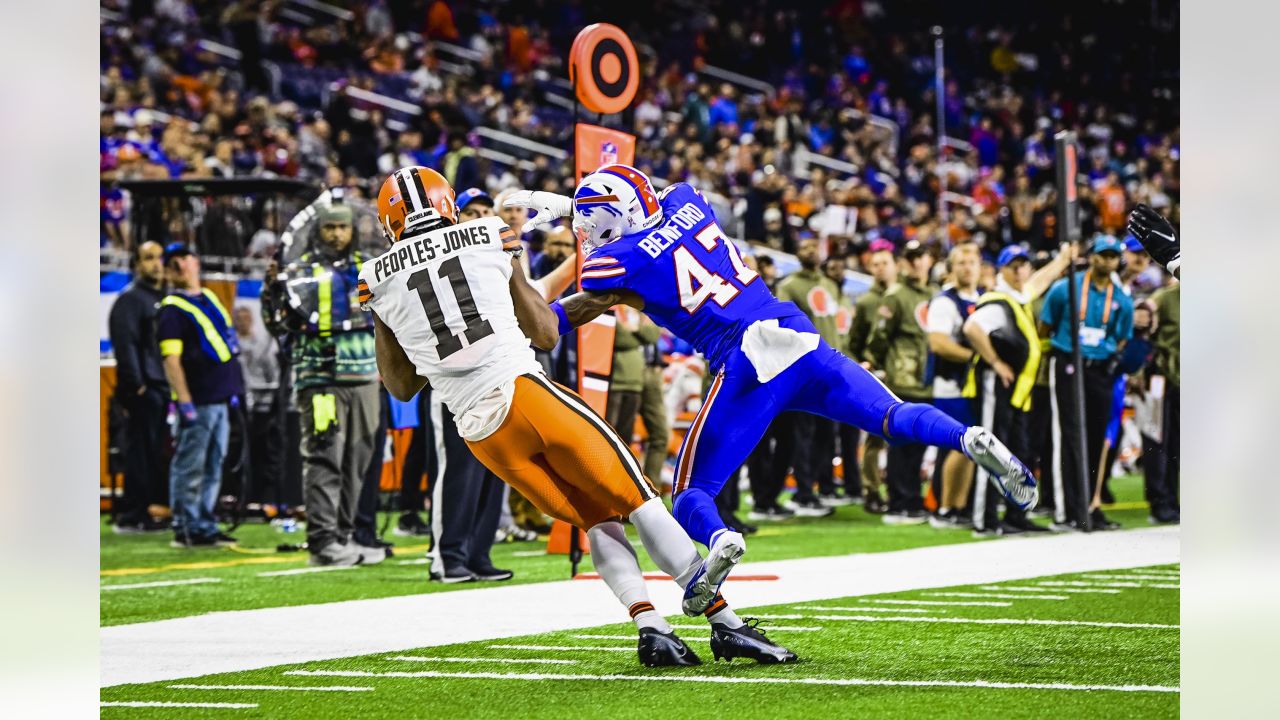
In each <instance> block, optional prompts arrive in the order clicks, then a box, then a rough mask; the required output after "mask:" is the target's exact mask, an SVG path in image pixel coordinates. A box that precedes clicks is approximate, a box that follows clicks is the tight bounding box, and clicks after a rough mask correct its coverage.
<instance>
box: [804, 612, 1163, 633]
mask: <svg viewBox="0 0 1280 720" xmlns="http://www.w3.org/2000/svg"><path fill="white" fill-rule="evenodd" d="M813 619H814V620H827V621H831V622H840V621H847V622H923V623H934V622H939V623H957V624H960V625H1075V626H1081V627H1103V628H1134V629H1139V630H1178V629H1180V628H1181V627H1182V626H1181V625H1160V624H1156V623H1124V622H1103V621H1098V620H1040V619H1037V618H958V617H919V616H910V617H907V616H904V617H885V616H883V615H814V616H813Z"/></svg>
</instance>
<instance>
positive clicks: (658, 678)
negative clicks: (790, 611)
mask: <svg viewBox="0 0 1280 720" xmlns="http://www.w3.org/2000/svg"><path fill="white" fill-rule="evenodd" d="M285 674H286V675H309V676H310V675H314V676H335V677H397V678H472V679H478V680H528V681H542V680H568V681H597V682H620V681H632V682H692V683H729V684H737V683H745V684H751V685H853V686H858V685H880V686H894V687H968V688H990V689H1000V690H1075V691H1080V692H1101V691H1110V692H1159V693H1176V692H1181V690H1180V688H1178V687H1177V686H1168V685H1073V684H1070V683H1009V682H991V681H989V680H888V679H885V680H879V679H864V678H780V677H759V676H755V675H751V676H742V675H739V676H733V677H724V676H715V675H669V674H666V673H663V674H656V675H567V674H559V673H496V672H480V673H462V672H438V671H430V670H428V671H424V672H394V671H393V672H364V671H360V670H290V671H288V672H286V673H285Z"/></svg>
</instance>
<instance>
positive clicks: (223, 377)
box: [156, 243, 244, 548]
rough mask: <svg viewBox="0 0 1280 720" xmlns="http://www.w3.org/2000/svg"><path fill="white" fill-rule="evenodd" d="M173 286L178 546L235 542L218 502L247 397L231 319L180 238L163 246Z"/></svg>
mask: <svg viewBox="0 0 1280 720" xmlns="http://www.w3.org/2000/svg"><path fill="white" fill-rule="evenodd" d="M164 266H165V273H166V275H167V277H168V279H169V283H170V284H171V285H172V286H173V288H174V291H173V292H171V293H170V294H169V295H168V296H166V297H165V298H164V300H162V301H161V303H160V311H159V313H158V315H157V317H156V339H157V341H158V342H159V345H160V354H161V355H162V356H163V357H164V372H165V376H166V377H167V378H168V380H169V387H170V388H171V389H172V392H173V397H174V398H176V402H177V405H178V430H177V437H176V438H175V447H174V451H173V462H172V464H171V465H170V467H169V498H170V501H171V503H172V506H173V531H174V542H173V545H174V547H183V548H192V547H205V546H211V545H229V544H234V543H235V538H233V537H231V536H229V535H227V534H226V533H223V532H222V531H220V530H219V529H218V523H217V519H216V518H215V517H214V507H215V504H216V503H217V500H218V489H219V488H220V487H221V486H222V460H223V457H224V456H225V455H226V451H227V435H228V433H229V432H230V420H229V415H228V412H229V403H232V402H238V400H239V398H240V396H242V395H243V394H244V381H243V379H242V378H241V376H240V365H239V364H238V363H236V362H235V360H234V358H235V356H236V354H237V353H238V352H239V347H238V342H237V340H236V335H235V332H234V331H233V330H232V329H231V317H230V314H229V313H227V310H226V308H225V307H223V305H222V302H221V301H220V300H218V296H217V295H214V294H213V291H211V290H209V289H208V288H203V287H201V284H200V259H199V258H198V257H196V255H195V254H194V253H192V252H191V250H190V249H189V248H187V247H186V246H185V245H182V244H181V243H174V244H172V245H169V246H168V247H166V248H165V250H164Z"/></svg>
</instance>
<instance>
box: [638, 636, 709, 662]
mask: <svg viewBox="0 0 1280 720" xmlns="http://www.w3.org/2000/svg"><path fill="white" fill-rule="evenodd" d="M637 649H638V651H639V653H640V664H641V665H644V666H645V667H672V666H677V665H701V664H702V660H701V659H699V658H698V656H697V655H696V654H695V653H694V652H693V648H691V647H689V646H688V645H685V644H684V641H683V640H681V639H680V638H678V637H676V634H675V633H674V632H669V633H663V632H658V631H657V630H655V629H653V628H640V643H639V647H638V648H637Z"/></svg>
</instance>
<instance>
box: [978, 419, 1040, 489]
mask: <svg viewBox="0 0 1280 720" xmlns="http://www.w3.org/2000/svg"><path fill="white" fill-rule="evenodd" d="M963 443H964V454H965V455H968V456H969V459H970V460H973V461H974V462H976V463H978V464H979V465H981V466H982V467H983V468H984V469H985V470H986V471H987V473H988V474H989V475H990V477H991V482H992V484H993V485H995V486H996V487H997V488H999V489H1000V494H1001V495H1004V498H1005V499H1006V500H1008V501H1009V502H1011V503H1013V504H1014V505H1017V506H1018V507H1019V508H1020V509H1022V510H1027V509H1029V508H1032V507H1035V504H1036V501H1037V500H1039V499H1040V488H1039V487H1037V486H1036V479H1035V476H1034V475H1032V474H1031V471H1030V470H1028V469H1027V466H1026V465H1023V464H1022V461H1021V460H1019V459H1018V458H1016V457H1014V456H1013V453H1011V452H1009V448H1007V447H1005V446H1004V443H1002V442H1000V440H999V439H997V438H996V436H995V435H992V434H991V433H989V432H987V431H986V430H985V429H983V428H980V427H976V426H975V427H971V428H969V429H968V430H965V431H964V440H963Z"/></svg>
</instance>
